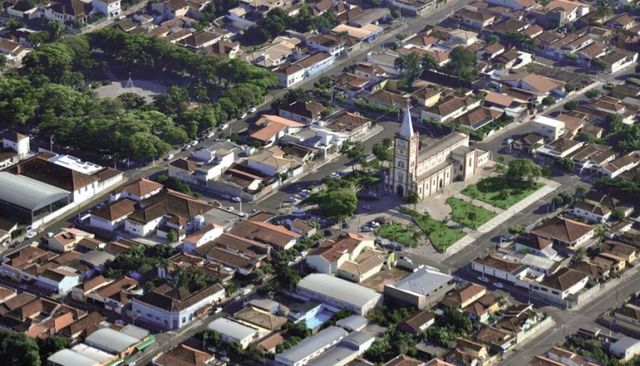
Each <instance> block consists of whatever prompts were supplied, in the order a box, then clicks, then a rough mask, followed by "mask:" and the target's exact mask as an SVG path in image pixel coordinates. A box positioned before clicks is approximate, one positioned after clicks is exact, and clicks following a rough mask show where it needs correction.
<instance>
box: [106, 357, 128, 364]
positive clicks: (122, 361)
mask: <svg viewBox="0 0 640 366" xmlns="http://www.w3.org/2000/svg"><path fill="white" fill-rule="evenodd" d="M123 363H124V360H123V359H122V358H118V359H117V360H114V361H111V362H109V363H108V364H107V366H118V365H121V364H123Z"/></svg>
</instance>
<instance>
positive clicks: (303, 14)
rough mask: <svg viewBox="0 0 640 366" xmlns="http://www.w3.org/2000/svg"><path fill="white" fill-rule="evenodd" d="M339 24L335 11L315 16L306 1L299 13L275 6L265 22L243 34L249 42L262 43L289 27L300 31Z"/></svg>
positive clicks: (326, 27) (330, 10) (328, 27)
mask: <svg viewBox="0 0 640 366" xmlns="http://www.w3.org/2000/svg"><path fill="white" fill-rule="evenodd" d="M336 24H337V21H336V16H335V11H334V10H333V9H329V10H327V11H326V12H325V13H323V14H322V15H318V16H313V15H312V13H311V8H310V7H309V5H308V4H307V3H304V4H303V5H302V7H301V8H300V11H299V13H298V15H296V16H290V15H289V14H287V12H285V11H284V10H283V9H281V8H275V9H273V10H271V11H269V13H267V15H266V17H265V20H264V22H262V23H261V24H260V25H255V26H253V27H251V28H249V29H248V30H247V31H246V32H245V33H244V35H243V41H244V42H245V43H247V44H252V45H257V44H262V43H264V42H266V41H268V40H270V39H273V38H275V37H277V36H280V35H283V34H284V32H285V31H286V30H288V29H293V30H296V31H298V32H308V31H313V30H321V29H330V28H333V27H334V26H335V25H336Z"/></svg>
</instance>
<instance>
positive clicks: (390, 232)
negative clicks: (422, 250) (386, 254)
mask: <svg viewBox="0 0 640 366" xmlns="http://www.w3.org/2000/svg"><path fill="white" fill-rule="evenodd" d="M414 233H415V232H414V231H413V230H410V229H409V228H407V227H404V226H402V225H400V224H397V223H394V222H392V223H389V224H384V225H382V226H380V227H379V228H378V232H377V234H378V235H379V236H381V237H383V238H385V239H389V240H392V241H395V242H396V243H400V244H402V245H407V246H410V247H416V246H417V245H418V239H417V238H416V237H414Z"/></svg>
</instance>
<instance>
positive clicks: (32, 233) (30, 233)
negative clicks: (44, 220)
mask: <svg viewBox="0 0 640 366" xmlns="http://www.w3.org/2000/svg"><path fill="white" fill-rule="evenodd" d="M36 235H38V232H37V231H35V230H29V231H27V233H26V234H25V235H24V236H25V237H26V238H27V239H32V238H35V236H36Z"/></svg>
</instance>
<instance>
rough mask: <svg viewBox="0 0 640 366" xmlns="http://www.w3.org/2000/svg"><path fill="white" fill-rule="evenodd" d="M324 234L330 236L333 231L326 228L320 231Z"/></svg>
mask: <svg viewBox="0 0 640 366" xmlns="http://www.w3.org/2000/svg"><path fill="white" fill-rule="evenodd" d="M322 233H323V234H324V236H331V235H333V233H332V232H331V230H329V229H327V230H325V231H323V232H322Z"/></svg>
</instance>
